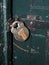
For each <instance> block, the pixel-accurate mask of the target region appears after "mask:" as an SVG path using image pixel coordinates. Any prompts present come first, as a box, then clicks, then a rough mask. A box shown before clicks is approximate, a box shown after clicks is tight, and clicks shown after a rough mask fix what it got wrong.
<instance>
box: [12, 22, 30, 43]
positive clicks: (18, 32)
mask: <svg viewBox="0 0 49 65" xmlns="http://www.w3.org/2000/svg"><path fill="white" fill-rule="evenodd" d="M11 32H12V33H13V35H14V37H15V39H16V40H18V41H21V42H23V41H25V40H27V38H28V37H29V30H28V29H27V28H26V27H25V25H24V23H23V22H19V21H14V22H13V23H12V25H11Z"/></svg>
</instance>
